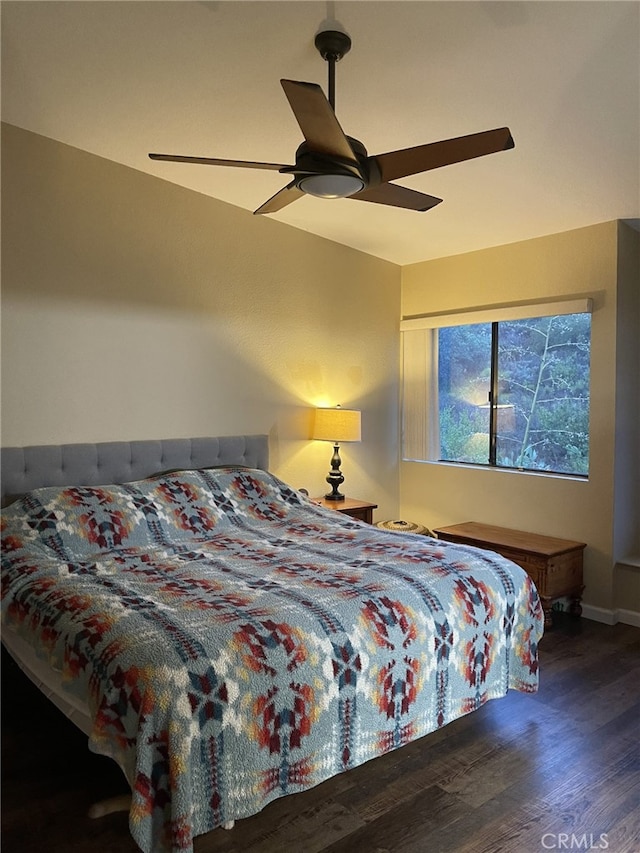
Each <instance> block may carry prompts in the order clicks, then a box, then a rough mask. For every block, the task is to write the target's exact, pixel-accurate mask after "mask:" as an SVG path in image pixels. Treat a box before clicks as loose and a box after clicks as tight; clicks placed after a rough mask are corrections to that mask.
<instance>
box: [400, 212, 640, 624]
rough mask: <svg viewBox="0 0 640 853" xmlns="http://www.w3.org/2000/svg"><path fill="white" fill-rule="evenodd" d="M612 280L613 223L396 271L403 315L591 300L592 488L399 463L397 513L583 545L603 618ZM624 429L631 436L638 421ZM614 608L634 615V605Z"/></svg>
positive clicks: (611, 431) (608, 537)
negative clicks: (399, 273)
mask: <svg viewBox="0 0 640 853" xmlns="http://www.w3.org/2000/svg"><path fill="white" fill-rule="evenodd" d="M636 245H637V243H636ZM618 274H619V270H618V227H617V223H616V222H609V223H604V224H601V225H596V226H592V227H589V228H584V229H580V230H577V231H570V232H566V233H562V234H555V235H552V236H550V237H542V238H538V239H534V240H528V241H525V242H521V243H514V244H511V245H508V246H501V247H498V248H494V249H486V250H484V251H481V252H473V253H469V254H465V255H459V256H456V257H449V258H442V259H439V260H435V261H428V262H425V263H421V264H415V265H412V266H408V267H404V268H403V270H402V314H403V316H407V315H412V314H420V313H431V312H440V311H442V312H447V311H452V310H456V309H460V308H471V307H476V306H478V307H479V306H490V305H497V304H501V303H510V302H517V301H530V300H533V299H539V300H544V299H549V298H557V297H561V296H566V297H572V296H577V295H581V296H590V297H592V298H593V303H594V312H593V318H592V350H591V352H592V358H591V447H590V474H589V479H588V481H581V480H576V479H570V478H557V477H550V476H545V475H539V474H524V473H518V472H508V471H497V470H487V469H481V468H469V467H462V466H451V465H445V464H438V463H418V462H403V463H401V474H400V491H401V506H400V513H401V515H402V517H403V518H406V519H409V520H412V521H418V522H421V523H423V524H426V525H427V526H429V527H434V526H438V525H443V524H455V523H456V522H461V521H470V520H474V521H481V522H485V523H489V524H497V525H502V526H505V527H512V528H516V529H521V530H528V531H531V532H537V533H546V534H548V535H551V536H559V537H563V538H567V539H575V540H579V541H583V542H587V543H588V547H587V549H586V551H585V583H586V590H585V595H584V600H585V602H586V603H588V604H590V605H592V606H594V607H599V608H604V609H606V610H611V609H613V608H614V606H618V605H619V603H616V602H615V601H614V568H613V567H614V562H615V560H614V556H613V555H614V515H613V512H614V460H615V439H616V421H615V414H616V377H617V373H618V372H619V368H617V364H616V323H617V291H618ZM623 274H624V273H623ZM633 286H634V287H635V286H637V283H636V284H634V285H633ZM629 369H632V365H628V366H627V370H629ZM636 414H637V412H636ZM621 426H622V425H621V424H618V430H620V428H621ZM629 426H630V428H631V427H633V428H634V429H635V430H636V434H637V420H636V421H635V424H633V425H629ZM636 510H637V507H636ZM620 606H622V607H626V608H630V609H634V610H638V611H640V596H637V600H635V601H630V600H628V599H627V601H626V602H624V603H622V604H620Z"/></svg>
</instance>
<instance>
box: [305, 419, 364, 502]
mask: <svg viewBox="0 0 640 853" xmlns="http://www.w3.org/2000/svg"><path fill="white" fill-rule="evenodd" d="M312 438H316V439H319V440H320V441H332V442H333V456H332V457H331V471H329V474H328V475H327V478H326V479H327V483H329V485H330V486H331V491H330V492H329V494H328V495H325V496H324V497H325V500H328V501H343V500H344V497H345V496H344V495H343V494H341V493H340V492H339V491H338V487H339V486H340V485H342V483H344V477H343V476H342V472H341V471H340V464H341V462H342V460H341V459H340V442H341V441H360V412H359V411H357V410H356V409H341V408H340V406H336V407H335V408H334V409H316V417H315V424H314V428H313V436H312Z"/></svg>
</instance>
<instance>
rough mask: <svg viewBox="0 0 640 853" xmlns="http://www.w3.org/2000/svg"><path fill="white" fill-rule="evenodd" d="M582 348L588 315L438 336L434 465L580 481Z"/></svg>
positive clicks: (584, 420) (584, 453) (586, 344)
mask: <svg viewBox="0 0 640 853" xmlns="http://www.w3.org/2000/svg"><path fill="white" fill-rule="evenodd" d="M590 344H591V315H590V314H588V313H581V314H564V315H559V316H550V317H538V318H530V319H525V320H509V321H504V322H499V323H479V324H476V325H465V326H452V327H448V328H442V329H440V330H439V331H438V359H437V364H438V367H437V369H438V377H437V384H438V416H439V424H438V425H436V428H437V427H438V426H439V435H440V455H439V458H440V459H441V460H443V461H452V462H467V463H475V464H490V465H496V466H498V467H508V468H520V469H524V470H534V471H550V472H555V473H563V474H576V475H587V474H588V471H589V363H590ZM492 353H493V354H494V357H493V364H492ZM491 400H493V418H492V417H491V408H492V406H491Z"/></svg>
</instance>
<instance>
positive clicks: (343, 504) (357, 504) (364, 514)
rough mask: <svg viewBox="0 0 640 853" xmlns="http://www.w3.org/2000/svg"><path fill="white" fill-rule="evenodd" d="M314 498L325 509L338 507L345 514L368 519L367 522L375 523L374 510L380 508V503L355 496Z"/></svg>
mask: <svg viewBox="0 0 640 853" xmlns="http://www.w3.org/2000/svg"><path fill="white" fill-rule="evenodd" d="M313 500H314V501H315V503H317V504H318V505H319V506H323V507H324V508H325V509H336V510H338V512H341V513H342V514H343V515H349V516H351V518H358V519H360V521H366V522H367V524H373V511H374V509H377V508H378V504H370V503H367V501H359V500H356V499H355V498H345V499H344V500H343V501H327V500H325V499H324V498H313Z"/></svg>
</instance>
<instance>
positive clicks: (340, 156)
mask: <svg viewBox="0 0 640 853" xmlns="http://www.w3.org/2000/svg"><path fill="white" fill-rule="evenodd" d="M315 46H316V48H317V49H318V51H319V53H320V55H321V56H322V58H323V59H324V60H325V61H326V62H327V63H328V65H329V86H328V91H329V97H328V98H327V97H325V94H324V92H323V91H322V89H321V87H320V86H318V84H317V83H303V82H298V81H296V80H281V81H280V83H281V84H282V88H283V89H284V93H285V95H286V96H287V99H288V101H289V104H290V106H291V109H292V110H293V113H294V115H295V117H296V119H297V121H298V124H299V125H300V130H301V131H302V135H303V136H304V140H305V141H304V142H303V143H302V144H301V145H300V146H299V147H298V150H297V151H296V158H295V160H296V161H295V165H293V166H287V165H283V164H280V163H256V162H253V161H249V160H221V159H217V158H212V157H188V156H183V155H180V154H149V157H150V158H151V159H152V160H168V161H171V162H177V163H202V164H204V165H210V166H235V167H240V168H244V169H271V170H274V171H277V172H281V173H282V174H283V175H292V177H293V180H292V181H291V182H290V183H289V184H287V186H286V187H284V188H283V189H281V190H279V191H278V192H277V193H276V194H275V195H274V196H272V197H271V198H270V199H268V200H267V201H266V202H265V203H264V204H262V205H261V206H260V207H259V208H258V209H257V210H255V211H254V213H275V212H276V211H277V210H281V209H282V208H283V207H286V206H287V205H288V204H291V202H293V201H296V200H297V199H298V198H300V197H301V196H302V195H304V194H305V193H306V194H308V195H313V196H317V197H319V198H347V197H348V198H353V199H356V200H358V201H368V202H373V203H374V204H387V205H390V206H391V207H401V208H406V209H408V210H419V211H425V210H430V209H431V208H432V207H435V206H436V205H437V204H440V202H441V201H442V199H441V198H436V197H435V196H431V195H427V194H426V193H421V192H417V191H416V190H412V189H408V188H407V187H403V186H400V185H398V184H393V183H391V181H394V180H397V179H398V178H406V177H407V176H409V175H416V174H418V173H420V172H427V171H429V170H430V169H437V168H439V167H440V166H448V165H450V164H451V163H460V162H462V161H464V160H472V159H473V158H474V157H482V156H484V155H485V154H493V153H495V152H497V151H505V150H506V149H508V148H513V147H514V144H515V143H514V141H513V137H512V136H511V132H510V131H509V128H508V127H500V128H497V129H495V130H486V131H483V132H481V133H472V134H469V135H468V136H459V137H457V138H455V139H445V140H443V141H441V142H431V143H428V144H426V145H417V146H415V147H413V148H403V149H401V150H399V151H388V152H387V153H386V154H377V155H375V156H373V157H371V156H368V155H367V150H366V148H365V147H364V145H363V144H362V142H360V141H359V140H358V139H354V138H353V137H351V136H346V135H345V133H344V132H343V130H342V128H341V127H340V124H339V123H338V119H337V118H336V115H335V112H334V110H335V65H336V62H338V61H339V60H340V59H342V57H343V56H344V55H345V54H346V53H348V52H349V50H350V49H351V39H350V38H349V36H348V35H347V34H346V33H344V32H341V31H338V30H324V31H322V32H319V33H318V34H317V35H316V38H315Z"/></svg>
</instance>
